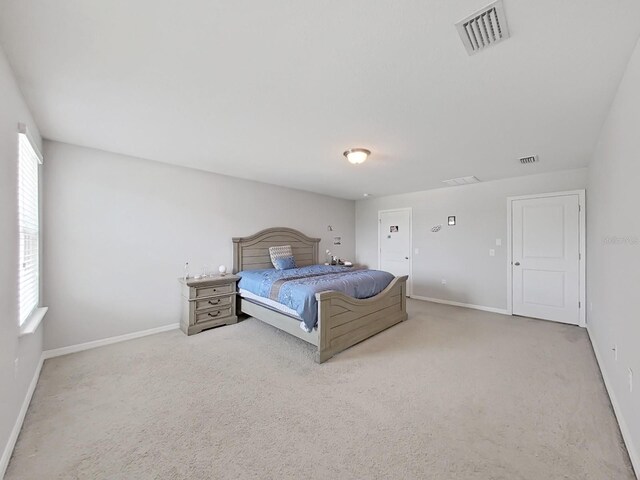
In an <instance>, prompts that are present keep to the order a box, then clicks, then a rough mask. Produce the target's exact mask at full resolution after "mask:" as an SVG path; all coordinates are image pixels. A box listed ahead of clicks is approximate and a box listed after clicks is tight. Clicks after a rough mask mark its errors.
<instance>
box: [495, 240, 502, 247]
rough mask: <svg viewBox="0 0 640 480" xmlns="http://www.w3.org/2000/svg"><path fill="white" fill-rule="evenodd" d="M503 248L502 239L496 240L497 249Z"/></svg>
mask: <svg viewBox="0 0 640 480" xmlns="http://www.w3.org/2000/svg"><path fill="white" fill-rule="evenodd" d="M501 246H502V239H501V238H496V247H501Z"/></svg>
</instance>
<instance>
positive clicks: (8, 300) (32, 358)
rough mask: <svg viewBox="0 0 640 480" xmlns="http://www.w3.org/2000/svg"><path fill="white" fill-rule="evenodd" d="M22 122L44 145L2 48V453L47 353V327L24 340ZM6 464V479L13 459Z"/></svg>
mask: <svg viewBox="0 0 640 480" xmlns="http://www.w3.org/2000/svg"><path fill="white" fill-rule="evenodd" d="M19 122H21V123H25V124H27V127H28V128H29V129H30V131H31V133H32V135H33V137H34V139H35V140H36V141H37V142H38V144H39V143H40V140H39V138H40V137H39V134H38V130H37V128H36V126H35V124H34V122H33V119H32V118H31V114H30V113H29V111H28V109H27V107H26V105H25V103H24V101H23V99H22V96H21V95H20V91H19V90H18V87H17V85H16V82H15V79H14V77H13V73H12V72H11V69H10V67H9V64H8V63H7V60H6V57H5V55H4V52H3V51H2V50H1V49H0V169H1V173H0V386H1V387H0V392H1V393H0V455H3V454H4V455H9V454H10V449H7V448H6V446H7V442H8V441H9V439H10V436H11V432H12V430H13V428H14V425H15V423H16V419H17V418H18V413H19V411H20V407H21V406H22V403H23V401H24V399H25V395H26V393H27V390H28V388H29V384H30V383H31V380H32V379H33V376H34V373H35V371H36V368H37V366H38V363H39V361H40V354H41V353H42V326H40V328H38V329H37V330H36V331H35V332H34V333H32V334H30V335H26V336H23V337H18V333H19V330H18V196H17V188H18V182H17V181H18V123H19ZM16 360H17V362H18V365H17V369H16V367H15V362H16ZM10 446H11V445H9V447H10ZM2 460H3V461H2V462H1V463H0V477H2V474H3V473H4V471H3V468H4V467H6V464H5V463H4V462H6V460H8V459H7V458H6V457H3V459H2Z"/></svg>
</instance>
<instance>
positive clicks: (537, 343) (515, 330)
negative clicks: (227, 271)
mask: <svg viewBox="0 0 640 480" xmlns="http://www.w3.org/2000/svg"><path fill="white" fill-rule="evenodd" d="M409 308H410V317H409V320H408V321H407V322H404V323H402V324H400V325H397V326H395V327H393V328H391V329H390V330H387V331H386V332H383V333H382V334H380V335H378V336H377V337H374V338H372V339H370V340H368V341H366V342H364V343H362V344H360V345H358V346H356V347H354V348H352V349H350V350H348V351H347V352H344V353H342V354H340V355H338V356H336V357H334V358H333V359H332V360H330V361H329V362H328V363H326V364H324V365H320V366H319V365H316V364H315V363H314V362H313V350H312V347H311V346H308V345H306V344H305V343H303V342H302V341H300V340H298V339H296V338H293V337H291V336H288V335H287V334H285V333H282V332H279V331H277V330H275V329H274V328H272V327H270V326H268V325H265V324H262V323H260V322H258V321H257V320H254V319H249V320H246V321H244V322H241V323H239V324H238V325H234V326H228V327H221V328H219V329H215V330H211V331H208V332H204V333H202V334H199V335H195V336H192V337H186V336H184V335H183V334H182V333H181V332H179V331H172V332H168V333H163V334H158V335H154V336H151V337H146V338H142V339H138V340H132V341H129V342H125V343H120V344H116V345H112V346H108V347H103V348H99V349H95V350H91V351H87V352H82V353H77V354H73V355H68V356H66V357H59V358H55V359H51V360H48V361H47V362H46V363H45V365H44V369H43V371H42V375H41V377H40V382H39V384H38V387H37V389H36V392H35V396H34V398H33V401H32V404H31V407H30V409H29V412H28V415H27V418H26V421H25V424H24V428H23V430H22V433H21V435H20V438H19V440H18V444H17V446H16V449H15V452H14V456H13V458H12V460H11V463H10V465H9V469H8V472H7V476H6V478H7V479H38V480H40V479H55V478H65V479H66V478H82V479H179V478H180V479H181V478H194V479H209V478H210V479H226V478H240V479H245V478H249V479H251V478H255V479H290V478H291V479H323V480H324V479H375V478H385V479H465V480H467V479H483V480H484V479H509V480H516V479H545V480H546V479H558V478H561V479H598V480H603V479H632V478H634V477H633V473H632V470H631V467H630V463H629V460H628V457H627V454H626V451H625V449H624V446H623V444H622V442H621V437H620V433H619V430H618V427H617V424H616V422H615V419H614V416H613V413H612V411H611V407H610V404H609V400H608V398H607V395H606V393H605V389H604V386H603V383H602V379H601V377H600V374H599V371H598V368H597V365H596V361H595V358H594V356H593V352H592V350H591V347H590V344H589V340H588V338H587V334H586V332H585V330H582V329H580V328H578V327H570V326H565V325H560V324H554V323H549V322H543V321H536V320H529V319H523V318H510V317H506V316H501V315H496V314H491V313H485V312H478V311H473V310H467V309H463V308H457V307H449V306H442V305H435V304H431V303H426V302H417V301H410V302H409Z"/></svg>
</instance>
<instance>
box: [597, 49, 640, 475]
mask: <svg viewBox="0 0 640 480" xmlns="http://www.w3.org/2000/svg"><path fill="white" fill-rule="evenodd" d="M639 181H640V44H638V46H636V49H635V52H634V54H633V56H632V57H631V60H630V63H629V65H628V67H627V71H626V74H625V76H624V78H623V80H622V83H621V84H620V87H619V90H618V93H617V96H616V98H615V100H614V102H613V105H612V107H611V111H610V112H609V116H608V118H607V120H606V122H605V124H604V127H603V130H602V133H601V135H600V138H599V141H598V146H597V148H596V152H595V154H594V158H593V160H592V162H591V165H590V167H589V187H588V188H589V190H588V192H587V193H588V195H587V231H588V234H587V240H588V244H587V288H588V298H587V303H589V304H592V305H593V307H592V309H591V311H589V310H588V325H589V331H590V334H591V336H592V339H593V340H594V344H595V347H596V349H597V351H598V353H599V355H600V361H601V368H602V371H603V375H604V377H605V379H607V381H608V382H609V387H610V394H611V396H612V400H613V403H614V405H615V406H616V407H617V413H618V420H619V422H620V425H621V427H622V431H623V434H624V435H625V439H626V441H627V447H628V448H629V453H630V454H631V456H632V459H634V464H635V468H636V472H638V473H640V450H639V449H640V213H638V209H639V208H640V185H639V184H638V182H639ZM614 345H617V350H618V360H617V361H615V360H614V355H613V351H612V348H613V347H614ZM629 368H631V369H632V370H633V372H634V375H635V378H634V380H635V386H634V391H633V393H631V392H630V391H629V381H628V370H627V369H629Z"/></svg>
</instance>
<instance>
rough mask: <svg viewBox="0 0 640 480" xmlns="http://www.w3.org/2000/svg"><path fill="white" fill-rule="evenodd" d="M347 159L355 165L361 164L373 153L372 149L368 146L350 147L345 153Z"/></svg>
mask: <svg viewBox="0 0 640 480" xmlns="http://www.w3.org/2000/svg"><path fill="white" fill-rule="evenodd" d="M343 155H344V156H345V157H347V160H349V162H350V163H353V164H354V165H359V164H361V163H364V161H365V160H366V159H367V157H368V156H369V155H371V151H370V150H367V149H366V148H350V149H349V150H345V152H344V153H343Z"/></svg>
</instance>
